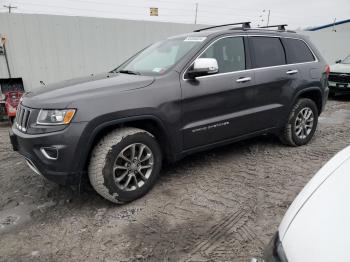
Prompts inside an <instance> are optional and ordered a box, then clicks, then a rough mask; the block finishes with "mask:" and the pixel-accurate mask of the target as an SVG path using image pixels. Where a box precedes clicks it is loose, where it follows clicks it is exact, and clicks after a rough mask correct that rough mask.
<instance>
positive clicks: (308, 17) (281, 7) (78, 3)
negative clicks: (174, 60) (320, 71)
mask: <svg viewBox="0 0 350 262" xmlns="http://www.w3.org/2000/svg"><path fill="white" fill-rule="evenodd" d="M196 3H198V18H197V23H198V24H223V23H230V22H231V23H232V22H240V21H246V20H248V21H252V22H253V25H254V26H257V25H258V24H260V25H266V23H267V15H268V10H270V11H271V13H270V24H277V23H287V24H289V28H290V29H296V28H299V27H300V28H305V27H309V26H319V25H323V24H328V23H333V21H334V19H335V18H336V20H337V21H341V20H344V19H350V0H289V1H284V0H242V1H233V0H128V1H126V0H124V1H119V0H101V1H100V0H14V1H11V0H0V4H1V8H0V12H6V9H5V8H3V7H2V6H3V5H8V4H12V5H14V6H17V9H14V10H13V12H14V13H44V14H57V15H73V16H93V17H107V18H122V19H134V20H151V21H169V22H179V23H194V20H195V9H196ZM150 7H158V9H159V16H158V17H151V16H150V15H149V8H150ZM264 10H265V11H264Z"/></svg>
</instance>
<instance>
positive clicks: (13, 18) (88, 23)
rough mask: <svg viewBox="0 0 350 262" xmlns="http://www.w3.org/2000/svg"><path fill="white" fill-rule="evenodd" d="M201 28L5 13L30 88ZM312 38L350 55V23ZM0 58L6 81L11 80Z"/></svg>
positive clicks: (13, 58)
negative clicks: (8, 78)
mask: <svg viewBox="0 0 350 262" xmlns="http://www.w3.org/2000/svg"><path fill="white" fill-rule="evenodd" d="M198 27H200V26H198V25H189V24H176V23H160V22H159V23H158V22H146V21H133V20H121V19H103V18H91V17H72V16H53V15H30V14H5V13H1V14H0V34H4V35H6V36H7V38H8V42H7V51H8V57H9V63H10V68H11V72H12V76H13V77H22V78H23V80H24V85H25V88H26V90H33V89H35V88H36V87H38V86H39V85H40V81H44V82H45V83H52V82H57V81H60V80H64V79H68V78H72V77H78V76H83V75H87V74H91V73H99V72H105V71H107V70H111V69H113V68H115V67H116V66H117V65H119V64H120V63H121V62H123V61H124V60H125V59H126V58H128V57H129V56H130V55H132V54H134V53H135V52H136V51H138V50H140V49H142V48H143V47H145V46H146V45H148V44H150V43H152V42H155V41H157V40H160V39H163V38H166V37H168V36H172V35H176V34H181V33H185V32H189V31H192V30H193V29H195V28H198ZM337 29H338V30H337V32H332V30H331V29H330V30H319V31H315V32H309V31H301V32H300V33H303V34H307V35H309V36H310V38H311V40H312V41H313V42H314V43H315V45H316V46H317V47H318V48H319V50H320V51H321V53H322V54H323V55H324V57H325V58H326V60H327V61H328V62H329V63H333V62H334V61H335V60H337V59H341V58H344V57H345V56H346V55H347V54H350V48H349V39H350V24H349V23H348V24H343V25H341V26H339V28H337ZM7 77H8V74H7V68H6V63H5V59H4V56H0V78H7Z"/></svg>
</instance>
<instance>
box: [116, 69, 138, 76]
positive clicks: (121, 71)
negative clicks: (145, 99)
mask: <svg viewBox="0 0 350 262" xmlns="http://www.w3.org/2000/svg"><path fill="white" fill-rule="evenodd" d="M116 72H117V73H122V74H129V75H141V73H140V72H136V71H132V70H119V71H116Z"/></svg>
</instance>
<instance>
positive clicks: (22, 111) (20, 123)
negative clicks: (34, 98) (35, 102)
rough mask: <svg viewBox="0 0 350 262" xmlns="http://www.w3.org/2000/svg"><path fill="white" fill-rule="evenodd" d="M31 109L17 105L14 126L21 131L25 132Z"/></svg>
mask: <svg viewBox="0 0 350 262" xmlns="http://www.w3.org/2000/svg"><path fill="white" fill-rule="evenodd" d="M30 113H31V110H30V109H29V108H26V107H24V106H23V105H19V106H18V109H17V114H16V127H17V128H18V130H20V131H22V132H26V131H27V128H28V124H29V117H30Z"/></svg>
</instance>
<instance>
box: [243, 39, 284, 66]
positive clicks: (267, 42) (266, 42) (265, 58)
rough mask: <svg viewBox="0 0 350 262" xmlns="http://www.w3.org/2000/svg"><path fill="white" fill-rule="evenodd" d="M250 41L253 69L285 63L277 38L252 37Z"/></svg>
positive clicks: (282, 50)
mask: <svg viewBox="0 0 350 262" xmlns="http://www.w3.org/2000/svg"><path fill="white" fill-rule="evenodd" d="M250 39H251V41H250V43H251V46H252V52H253V61H254V62H255V67H266V66H276V65H283V64H285V63H286V58H285V54H284V49H283V46H282V43H281V41H280V39H279V38H278V37H261V36H256V37H255V36H254V37H251V38H250Z"/></svg>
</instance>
